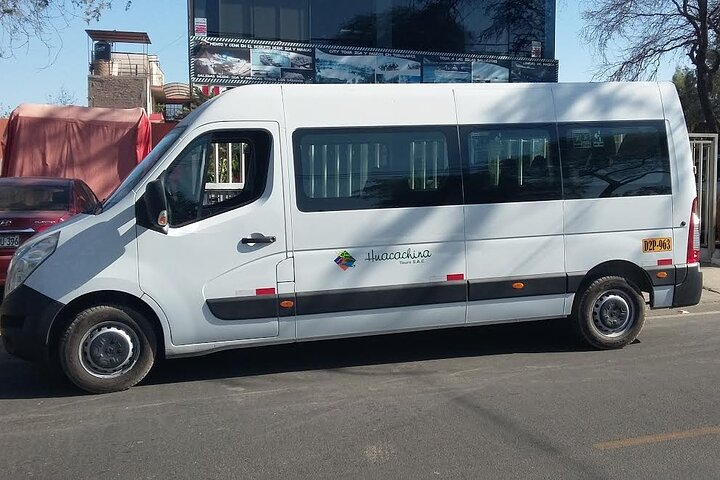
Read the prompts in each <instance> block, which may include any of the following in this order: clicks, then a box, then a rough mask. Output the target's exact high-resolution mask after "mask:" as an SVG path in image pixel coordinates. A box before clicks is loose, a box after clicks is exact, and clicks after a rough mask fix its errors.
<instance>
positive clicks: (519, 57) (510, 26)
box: [188, 0, 558, 87]
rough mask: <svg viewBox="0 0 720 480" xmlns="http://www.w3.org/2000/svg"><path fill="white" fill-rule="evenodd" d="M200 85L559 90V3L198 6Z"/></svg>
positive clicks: (332, 0)
mask: <svg viewBox="0 0 720 480" xmlns="http://www.w3.org/2000/svg"><path fill="white" fill-rule="evenodd" d="M188 2H189V5H188V7H189V8H188V12H189V29H190V32H189V33H190V77H191V81H192V83H193V84H194V85H195V86H201V85H205V86H207V85H210V86H225V87H227V86H235V85H243V84H248V83H258V82H259V83H436V82H443V83H445V82H465V83H469V82H555V81H557V72H558V62H557V60H555V58H554V57H555V0H188Z"/></svg>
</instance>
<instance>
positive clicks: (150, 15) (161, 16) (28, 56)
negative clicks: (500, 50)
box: [0, 0, 676, 113]
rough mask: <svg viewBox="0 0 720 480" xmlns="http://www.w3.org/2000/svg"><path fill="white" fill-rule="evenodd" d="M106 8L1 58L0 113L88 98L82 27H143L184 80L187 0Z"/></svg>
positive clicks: (575, 27)
mask: <svg viewBox="0 0 720 480" xmlns="http://www.w3.org/2000/svg"><path fill="white" fill-rule="evenodd" d="M115 3H116V6H115V8H113V9H112V10H109V11H106V12H105V14H104V15H103V17H102V19H101V20H100V22H97V23H96V22H93V23H91V24H90V25H87V24H86V23H85V22H84V21H82V20H81V19H77V20H76V21H74V22H71V24H70V25H69V26H68V27H66V28H64V29H62V30H61V31H60V35H59V37H56V38H54V39H53V43H54V46H53V48H52V49H50V50H49V51H48V49H47V47H45V45H43V44H42V43H40V42H35V43H31V45H30V47H29V48H28V49H26V50H22V51H18V52H16V55H15V58H9V59H0V86H2V90H0V113H3V112H4V111H6V110H11V109H12V108H14V107H15V106H17V105H18V104H20V103H23V102H31V103H44V102H46V101H47V100H48V96H57V94H58V93H59V91H60V89H61V88H64V89H65V90H67V91H68V92H69V93H70V94H71V95H72V96H74V97H75V98H76V99H77V103H78V104H79V105H86V103H87V73H88V62H89V59H88V50H89V48H90V46H89V42H88V38H87V35H86V33H85V29H87V28H91V29H105V30H113V29H115V30H132V31H145V32H148V33H149V35H150V40H151V41H152V45H150V48H149V52H150V53H153V54H156V55H158V56H159V58H160V64H161V67H162V69H163V71H164V72H165V81H166V82H173V81H179V82H187V81H188V58H187V57H188V52H187V33H186V32H187V16H186V10H187V1H186V0H162V1H159V0H134V1H133V4H132V7H131V8H130V10H129V11H125V9H124V4H125V2H124V1H123V0H116V2H115ZM581 3H582V2H579V1H573V0H560V1H558V7H557V9H558V12H557V13H558V14H557V38H556V47H555V48H556V51H555V56H556V58H557V59H558V60H559V62H560V81H562V82H584V81H590V80H591V79H592V68H593V65H594V59H593V55H592V51H591V49H590V48H589V47H588V46H586V45H583V44H582V42H581V40H580V38H579V37H578V32H579V31H580V29H581V27H582V21H581V19H580V4H581ZM675 66H676V62H669V63H668V64H667V65H665V66H664V67H663V68H662V69H661V70H660V73H659V75H658V80H670V78H671V77H672V74H673V72H674V71H675Z"/></svg>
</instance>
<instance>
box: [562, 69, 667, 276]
mask: <svg viewBox="0 0 720 480" xmlns="http://www.w3.org/2000/svg"><path fill="white" fill-rule="evenodd" d="M553 88H554V91H555V101H556V110H557V116H558V122H559V124H560V125H561V126H562V125H567V127H566V128H565V129H564V130H563V128H561V129H560V135H561V136H563V132H564V133H565V137H566V138H564V139H561V141H565V142H566V145H572V143H573V142H580V143H582V142H583V141H585V140H584V139H583V138H582V135H583V133H584V132H587V135H588V139H587V142H588V144H587V151H588V155H587V160H586V162H587V163H584V164H580V166H579V168H578V170H579V172H578V174H580V175H586V176H594V177H596V178H601V179H603V181H608V182H614V181H617V179H618V178H619V177H620V176H621V175H622V172H623V165H624V164H626V165H629V166H628V169H636V170H640V172H639V173H637V174H636V175H635V176H634V177H631V178H633V179H642V178H643V177H644V176H646V175H658V174H659V173H658V172H657V170H658V168H656V167H655V166H654V164H652V161H653V160H654V158H655V157H649V158H650V160H647V162H642V164H641V166H640V167H638V166H637V165H638V163H632V162H638V160H637V159H638V158H640V156H641V155H644V153H643V154H638V153H636V152H632V149H635V150H637V149H638V148H643V147H642V137H640V136H639V134H637V133H623V132H634V131H636V130H637V131H642V129H644V128H646V127H645V126H647V125H649V126H650V127H648V128H650V129H652V128H657V132H658V135H662V134H663V130H664V122H663V120H664V117H663V109H662V102H661V98H660V95H659V91H658V89H657V87H656V86H655V84H646V83H639V84H613V83H608V84H600V85H562V86H558V85H556V86H554V87H553ZM638 121H642V122H645V123H642V124H641V125H642V126H640V127H636V125H640V124H638V123H637V122H638ZM614 129H616V130H614ZM608 131H609V132H610V133H612V132H613V131H616V132H617V134H616V135H614V136H613V135H610V134H608V133H607V132H608ZM600 132H603V135H610V136H605V137H602V136H601V134H600ZM573 136H575V137H573ZM658 138H661V137H658ZM633 141H634V142H635V143H636V145H633V146H630V145H631V144H632V142H633ZM658 141H659V142H660V144H661V145H660V147H659V148H664V147H663V145H662V141H661V140H658ZM609 143H610V144H611V145H608V144H609ZM626 147H627V148H626ZM566 148H570V147H566ZM580 148H583V147H581V146H577V150H579V149H580ZM596 151H600V152H602V153H601V154H600V155H599V156H598V152H596ZM626 153H627V154H626ZM668 153H669V154H671V152H669V151H668ZM598 158H601V159H602V161H608V162H609V163H610V165H608V166H605V164H603V163H598V162H599V160H598ZM563 162H564V167H563V168H564V185H565V198H566V200H565V202H564V203H565V223H564V230H565V247H566V252H565V255H566V257H565V258H566V267H567V271H568V272H569V273H570V274H575V273H583V272H587V271H589V270H590V269H592V268H593V267H595V266H597V265H598V264H600V263H603V262H606V261H610V260H626V261H629V262H631V263H633V264H635V265H638V266H641V267H651V266H657V265H658V264H659V263H658V262H659V261H660V260H665V259H671V258H672V257H673V252H672V251H663V252H648V253H643V239H649V238H671V237H672V236H673V232H672V221H673V197H672V196H671V195H670V194H669V189H667V193H665V192H666V190H662V189H658V190H657V193H658V194H655V193H647V192H644V191H643V190H642V189H638V190H636V191H628V190H623V182H624V181H628V180H625V179H622V180H619V181H618V182H619V183H618V185H616V186H610V187H608V188H607V189H605V190H603V191H600V192H598V191H593V192H588V191H579V192H577V191H576V192H572V191H569V190H568V184H569V183H568V182H570V181H571V180H570V178H569V176H568V170H567V168H569V167H568V165H569V162H571V159H570V158H568V157H567V155H566V156H565V158H563ZM576 162H577V160H576ZM624 162H628V163H624ZM651 164H652V166H647V171H645V170H644V169H645V168H646V165H651ZM576 165H577V163H576ZM671 165H672V162H671ZM670 170H671V171H672V169H670ZM661 171H662V172H665V173H664V175H666V176H665V177H664V178H667V172H666V171H665V170H662V169H661ZM585 178H588V177H585ZM648 178H654V177H649V176H648ZM668 183H669V180H668ZM645 188H646V189H647V188H650V189H651V192H652V188H653V187H652V186H650V187H645ZM636 192H637V193H636ZM661 193H665V194H661ZM573 195H574V196H575V197H576V198H573ZM606 195H607V196H606ZM677 247H678V246H677V245H674V246H673V250H675V249H677Z"/></svg>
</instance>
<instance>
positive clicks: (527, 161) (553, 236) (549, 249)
mask: <svg viewBox="0 0 720 480" xmlns="http://www.w3.org/2000/svg"><path fill="white" fill-rule="evenodd" d="M484 87H485V88H475V89H465V88H456V89H455V103H456V108H457V112H458V123H459V125H460V132H461V135H460V139H461V140H460V141H461V142H462V143H464V145H463V146H462V147H463V148H462V151H463V152H464V155H465V158H464V159H463V168H464V175H465V195H466V202H465V203H466V204H465V230H466V232H465V239H466V248H467V262H468V266H467V271H468V280H469V281H470V289H469V304H468V323H479V322H492V321H507V320H513V319H523V318H524V319H528V318H542V317H553V316H560V315H562V314H563V309H564V303H565V300H564V294H565V282H564V279H565V259H564V248H563V236H562V235H563V206H562V200H561V189H560V180H559V179H560V172H559V162H558V159H557V154H556V152H554V151H553V150H554V149H556V141H555V128H554V124H555V111H554V105H553V101H552V95H551V91H550V88H549V87H548V86H547V85H527V86H525V85H524V86H508V85H488V86H484ZM528 106H531V107H530V108H528ZM543 135H544V136H543ZM540 136H542V138H538V137H540ZM473 147H476V149H477V150H479V151H477V152H475V151H473V150H475V148H473ZM535 159H539V160H540V161H542V162H545V169H548V161H549V160H552V165H550V166H549V168H552V169H554V170H553V172H554V175H555V177H556V179H557V182H556V187H555V189H554V191H553V192H550V193H549V195H548V197H547V198H543V197H542V196H540V197H537V196H536V197H535V198H533V201H529V202H522V201H518V200H519V199H520V198H521V196H522V195H527V194H528V193H527V189H528V188H532V185H528V184H527V181H528V176H529V175H531V168H532V165H533V164H534V162H535ZM524 167H528V170H527V171H525V170H524ZM545 175H549V173H546V174H545ZM506 177H507V178H506ZM476 178H478V179H479V180H478V181H474V180H473V179H476ZM505 183H507V184H508V185H507V186H501V185H504V184H505ZM472 189H481V190H482V192H479V193H478V194H477V195H474V194H473V193H474V192H471V191H470V190H472ZM486 189H487V191H486ZM529 194H530V195H532V192H530V193H529ZM487 195H495V199H496V200H497V202H495V201H493V203H485V202H486V201H487V200H486V198H487ZM470 197H473V198H474V200H473V198H470ZM469 198H470V201H468V199H469ZM516 282H523V283H525V284H526V287H524V289H523V290H517V291H513V290H512V289H511V288H510V286H511V284H512V283H516ZM535 282H537V283H538V284H544V287H547V286H549V285H553V287H552V288H550V289H547V288H544V287H543V288H541V289H539V290H534V289H533V284H535Z"/></svg>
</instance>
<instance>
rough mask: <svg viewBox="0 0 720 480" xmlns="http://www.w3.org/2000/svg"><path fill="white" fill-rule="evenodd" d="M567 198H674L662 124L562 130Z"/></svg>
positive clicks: (578, 126)
mask: <svg viewBox="0 0 720 480" xmlns="http://www.w3.org/2000/svg"><path fill="white" fill-rule="evenodd" d="M560 154H561V157H562V163H563V187H564V191H565V198H568V199H573V198H575V199H577V198H604V197H629V196H644V195H669V194H670V193H671V182H670V159H669V157H668V150H667V136H666V133H665V126H664V124H663V122H632V123H631V122H615V123H603V124H596V123H592V124H580V123H578V124H565V125H561V126H560Z"/></svg>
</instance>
